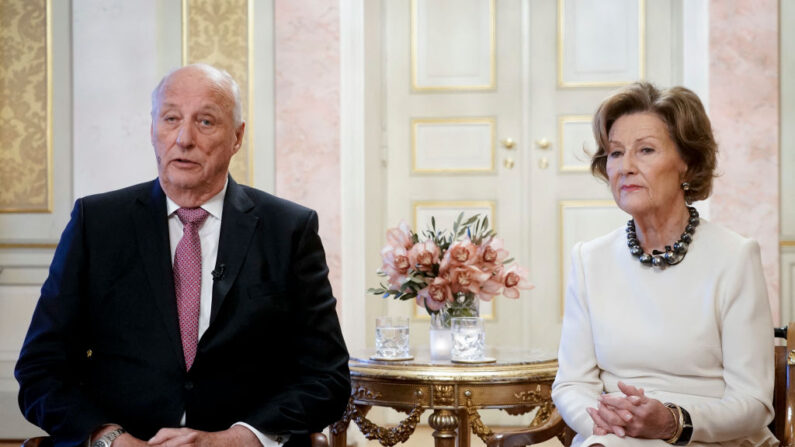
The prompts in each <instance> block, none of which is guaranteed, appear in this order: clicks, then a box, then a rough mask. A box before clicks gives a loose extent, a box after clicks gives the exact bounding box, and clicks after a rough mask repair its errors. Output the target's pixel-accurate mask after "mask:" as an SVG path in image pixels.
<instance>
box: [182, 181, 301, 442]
mask: <svg viewBox="0 0 795 447" xmlns="http://www.w3.org/2000/svg"><path fill="white" fill-rule="evenodd" d="M228 183H229V180H227V183H226V184H224V189H222V190H221V192H219V193H218V194H216V195H214V196H213V197H212V198H210V200H208V201H207V202H205V203H204V204H203V205H202V206H201V208H202V209H204V210H205V211H207V212H208V213H210V215H209V216H207V220H205V221H204V224H202V226H201V228H199V239H200V240H201V248H202V273H201V278H202V285H201V304H200V306H199V340H201V337H202V335H204V332H205V331H207V328H208V327H210V309H211V307H212V302H213V275H212V271H213V270H214V269H215V262H216V259H217V258H218V241H219V239H220V237H221V215H222V214H223V210H224V196H225V195H226V187H227V185H228ZM166 208H167V211H168V237H169V241H170V245H171V262H172V264H173V263H174V254H175V252H176V250H177V244H178V243H179V241H180V239H182V232H183V230H182V227H183V225H182V221H180V220H179V217H178V216H177V213H176V211H177V210H178V209H179V205H177V204H176V203H175V202H174V201H173V200H171V198H170V197H168V196H166ZM182 425H183V426H184V425H185V415H184V414H183V415H182ZM233 425H242V426H243V427H246V428H247V429H249V430H251V432H252V433H254V435H256V436H257V438H258V439H259V441H260V442H261V443H262V446H263V447H280V446H282V445H284V443H285V442H287V440H288V439H289V436H276V435H268V434H264V433H261V432H260V431H259V430H257V429H255V428H254V427H252V426H251V425H249V424H246V423H245V422H237V423H235V424H233Z"/></svg>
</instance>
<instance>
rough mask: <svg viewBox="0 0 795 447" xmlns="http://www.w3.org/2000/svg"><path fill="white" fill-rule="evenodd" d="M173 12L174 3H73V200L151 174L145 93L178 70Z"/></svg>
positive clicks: (176, 4)
mask: <svg viewBox="0 0 795 447" xmlns="http://www.w3.org/2000/svg"><path fill="white" fill-rule="evenodd" d="M169 3H170V4H171V5H170V6H171V8H170V9H169V8H168V6H169V5H167V4H169ZM180 11H181V9H180V4H179V2H157V1H155V0H147V1H135V2H122V1H114V2H108V1H106V0H75V1H74V3H73V5H72V20H73V58H74V62H73V67H74V115H73V125H74V167H73V169H74V195H75V197H81V196H84V195H87V194H94V193H98V192H103V191H108V190H112V189H117V188H121V187H124V186H128V185H132V184H135V183H140V182H143V181H146V180H151V179H153V178H155V177H156V176H157V167H156V165H155V157H154V152H153V149H152V144H151V139H150V135H149V125H150V121H151V120H150V116H149V112H150V109H151V97H150V94H151V92H152V89H153V88H154V87H155V86H156V85H157V83H158V82H159V81H160V78H161V77H162V76H163V75H164V74H165V73H166V72H168V70H170V69H171V68H176V67H179V65H180V55H181V39H180V37H179V36H180V34H179V32H180V29H181V27H180V24H181V15H180ZM164 15H165V17H164ZM173 31H176V35H173Z"/></svg>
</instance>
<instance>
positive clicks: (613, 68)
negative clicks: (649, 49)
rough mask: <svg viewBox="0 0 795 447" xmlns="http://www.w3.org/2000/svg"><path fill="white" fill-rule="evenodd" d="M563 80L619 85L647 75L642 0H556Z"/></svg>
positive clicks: (564, 82) (566, 83)
mask: <svg viewBox="0 0 795 447" xmlns="http://www.w3.org/2000/svg"><path fill="white" fill-rule="evenodd" d="M558 2H559V3H558V5H559V8H558V14H559V17H558V20H559V22H558V45H559V49H558V51H559V62H558V63H559V74H558V76H559V84H560V85H561V86H567V87H568V86H572V87H573V86H578V85H581V86H596V85H619V84H623V83H628V82H632V81H635V80H637V79H639V78H642V77H643V71H644V70H643V65H644V61H643V57H642V55H643V48H644V37H645V36H644V25H645V20H644V17H643V11H644V8H643V7H644V0H558Z"/></svg>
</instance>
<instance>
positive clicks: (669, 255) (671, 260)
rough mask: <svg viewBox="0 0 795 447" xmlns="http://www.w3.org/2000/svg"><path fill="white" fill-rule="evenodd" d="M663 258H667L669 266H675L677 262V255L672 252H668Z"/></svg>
mask: <svg viewBox="0 0 795 447" xmlns="http://www.w3.org/2000/svg"><path fill="white" fill-rule="evenodd" d="M663 257H664V258H665V262H667V263H669V264H673V263H674V261H675V260H676V255H675V254H674V252H672V251H666V252H665V254H664V255H663Z"/></svg>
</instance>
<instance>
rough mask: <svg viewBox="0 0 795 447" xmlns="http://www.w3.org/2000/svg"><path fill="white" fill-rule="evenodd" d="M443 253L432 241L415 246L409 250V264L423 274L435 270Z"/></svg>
mask: <svg viewBox="0 0 795 447" xmlns="http://www.w3.org/2000/svg"><path fill="white" fill-rule="evenodd" d="M440 255H441V251H440V250H439V247H438V246H436V244H435V243H434V242H433V241H432V240H430V239H429V240H426V241H425V242H419V243H416V244H414V246H413V247H411V250H409V262H410V263H411V266H412V267H413V268H416V269H417V270H420V271H423V272H430V271H432V270H433V265H434V264H438V263H439V256H440Z"/></svg>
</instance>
